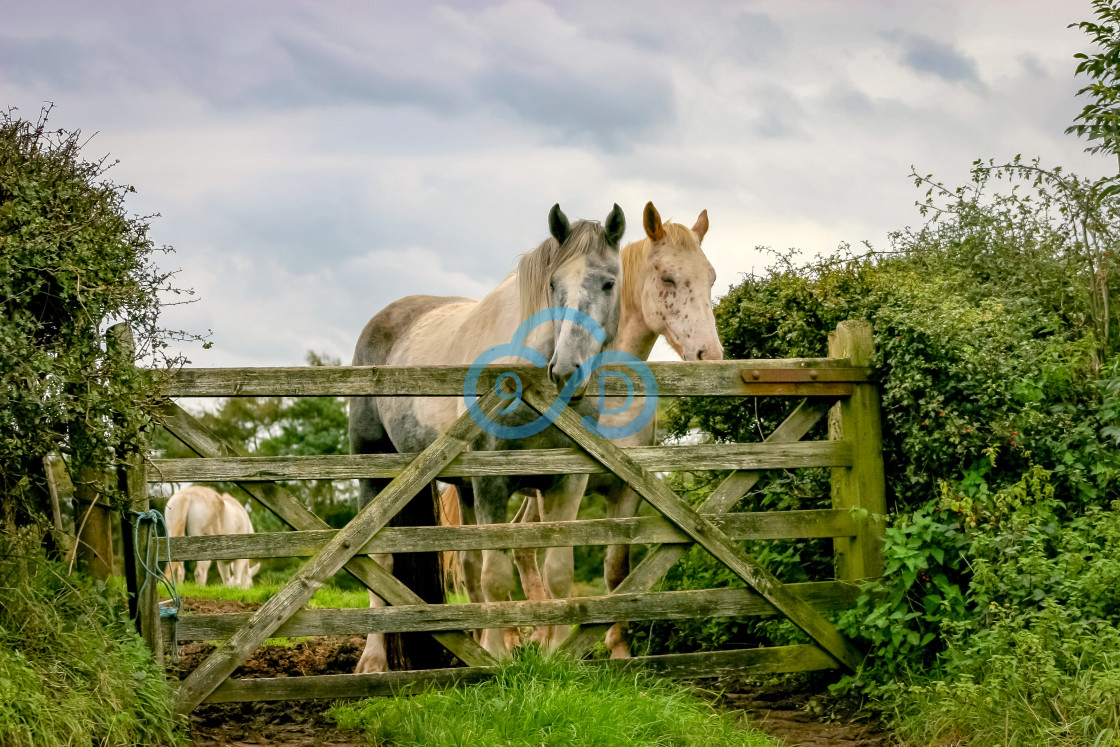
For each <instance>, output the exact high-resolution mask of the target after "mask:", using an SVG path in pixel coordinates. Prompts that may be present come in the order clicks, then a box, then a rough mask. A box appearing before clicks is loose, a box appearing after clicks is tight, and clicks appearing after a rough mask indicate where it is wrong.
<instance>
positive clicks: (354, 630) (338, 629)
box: [176, 581, 860, 641]
mask: <svg viewBox="0 0 1120 747" xmlns="http://www.w3.org/2000/svg"><path fill="white" fill-rule="evenodd" d="M785 588H787V589H788V590H789V591H790V593H791V594H792V595H793V596H795V597H796V598H798V599H800V600H803V601H804V603H805V604H807V605H810V606H811V607H812V608H813V609H816V610H819V611H835V610H843V609H850V608H851V607H852V606H854V605H855V602H856V599H857V598H858V597H859V593H860V592H859V587H858V586H855V585H854V584H848V583H844V582H842V581H819V582H811V583H802V584H789V585H788V586H786V587H785ZM774 614H777V610H776V609H775V608H774V605H773V604H771V603H770V602H768V601H766V600H765V599H763V598H762V597H761V596H760V595H759V594H757V593H756V592H754V591H751V590H749V589H699V590H690V591H662V592H646V593H642V594H608V595H606V596H598V597H573V598H571V599H546V600H544V601H538V602H530V601H513V602H484V603H474V604H417V605H406V606H402V607H382V608H369V607H363V608H348V609H314V610H301V611H299V612H296V613H295V614H294V615H292V617H291V618H289V619H288V621H287V622H285V623H283V624H282V625H280V627H279V628H277V629H276V631H275V632H274V635H276V636H286V637H296V636H308V635H355V634H366V633H396V632H406V631H407V632H429V631H437V630H470V629H474V628H505V627H512V626H521V625H532V626H538V625H573V624H585V623H606V622H616V621H620V620H690V619H694V618H699V617H722V616H727V617H736V616H750V615H762V616H769V615H774ZM252 617H253V615H252V614H251V613H238V614H225V615H182V616H180V618H179V622H178V628H177V631H176V632H177V634H178V637H179V640H181V641H194V640H208V641H217V640H224V639H226V638H228V637H229V636H231V635H233V634H234V633H236V632H237V631H238V630H239V629H240V628H241V627H242V626H243V625H245V624H246V623H248V622H249V621H250V620H251V619H252Z"/></svg>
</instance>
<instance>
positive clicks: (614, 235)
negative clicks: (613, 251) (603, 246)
mask: <svg viewBox="0 0 1120 747" xmlns="http://www.w3.org/2000/svg"><path fill="white" fill-rule="evenodd" d="M606 226H607V243H609V244H611V245H612V246H618V242H620V241H622V234H624V233H626V216H625V215H623V213H622V208H620V207H619V206H618V203H617V202H616V203H615V204H614V207H613V208H611V213H610V215H608V216H607V224H606Z"/></svg>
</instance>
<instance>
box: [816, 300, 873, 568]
mask: <svg viewBox="0 0 1120 747" xmlns="http://www.w3.org/2000/svg"><path fill="white" fill-rule="evenodd" d="M828 356H829V357H830V358H847V359H849V360H850V361H851V364H852V365H853V366H870V365H871V364H872V363H873V361H874V357H875V342H874V338H873V336H872V330H871V323H870V322H865V321H844V322H840V324H839V325H837V327H836V330H835V331H833V332H831V333H829V335H828ZM828 437H829V439H830V440H837V439H843V440H845V441H848V442H849V443H850V444H851V447H852V466H851V467H834V468H833V469H832V505H833V506H834V507H835V508H847V509H852V510H853V512H854V513H855V514H856V517H855V518H856V519H857V521H856V526H857V527H858V534H857V535H856V536H855V537H850V538H849V537H837V538H835V539H834V540H833V551H834V557H835V561H836V577H837V578H839V579H843V580H846V581H856V580H859V579H865V578H873V577H876V576H881V575H882V574H883V545H882V536H883V519H884V515H885V514H886V512H887V504H886V483H885V480H884V476H883V433H882V425H881V422H880V413H879V390H878V387H877V386H876V385H875V384H873V383H870V382H864V383H857V384H855V385H853V388H852V394H851V396H849V397H846V398H842V399H841V400H840V401H839V402H837V403H836V405H835V406H834V407H833V408H832V412H831V413H830V414H829V419H828Z"/></svg>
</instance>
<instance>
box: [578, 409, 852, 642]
mask: <svg viewBox="0 0 1120 747" xmlns="http://www.w3.org/2000/svg"><path fill="white" fill-rule="evenodd" d="M831 404H832V400H830V399H807V400H804V401H803V402H801V403H800V404H799V405H798V406H797V407H796V408H795V409H794V411H793V412H792V413H790V415H789V417H787V418H786V419H785V420H784V421H782V424H781V425H779V426H778V427H777V428H775V429H774V432H773V433H771V434H770V435H769V436H767V438H766V441H765V443H772V442H791V441H797V440H799V439H801V438H802V437H804V436H805V434H807V433H808V432H809V430H810V429H811V428H812V427H813V426H814V425H816V424H817V422H818V421H820V419H821V418H822V417H824V416H825V415H826V414H827V413H828V410H829V407H830V406H831ZM761 477H762V473H761V472H757V471H755V472H732V473H731V474H730V475H728V476H727V477H726V478H725V479H724V481H723V482H722V483H720V485H719V486H718V487H717V488H716V489H715V490H713V491H712V493H711V494H710V495H709V496H708V497H707V498H706V499H705V500H704V502H703V503H702V504H701V505H700V509H699V510H700V512H701V513H703V514H705V515H707V516H709V517H710V518H714V516H712V515H713V514H721V513H726V512H728V511H730V510H731V509H732V508H733V507H734V506H735V504H736V503H738V502H739V499H740V498H742V497H743V495H744V494H745V493H746V492H747V491H748V490H750V489H751V488H753V487H754V486H755V484H756V483H757V482H758V481H759V479H760V478H761ZM689 547H690V545H687V544H667V545H661V546H660V547H658V548H654V549H651V550H650V552H649V553H647V554H646V557H645V558H644V559H643V560H642V562H641V563H639V564H638V565H637V566H636V567H635V568H634V569H633V570H631V571H630V574H629V575H628V576H627V577H626V578H625V579H623V581H622V583H621V584H619V585H618V586H617V587H615V590H614V591H615V593H619V594H626V593H632V592H641V591H648V590H650V589H652V588H653V587H654V585H655V584H657V582H658V581H660V580H661V578H662V577H663V576H664V575H665V574H666V573H668V572H669V569H670V568H672V567H673V565H674V564H675V563H676V562H677V561H678V560H680V559H681V558H682V557H683V556H684V554H685V553H686V552H687V551H688V548H689ZM609 628H610V626H609V625H577V626H576V627H575V628H574V629H573V630H572V632H571V633H570V634H569V635H568V637H567V638H565V639H564V641H563V642H562V643H561V645H560V648H561V650H563V651H567V652H568V653H570V654H572V655H574V656H583V655H585V654H586V653H587V652H588V651H590V650H591V648H592V647H593V646H594V645H595V643H596V642H597V641H598V640H599V639H600V638H602V637H603V635H605V634H606V632H607V630H608V629H609Z"/></svg>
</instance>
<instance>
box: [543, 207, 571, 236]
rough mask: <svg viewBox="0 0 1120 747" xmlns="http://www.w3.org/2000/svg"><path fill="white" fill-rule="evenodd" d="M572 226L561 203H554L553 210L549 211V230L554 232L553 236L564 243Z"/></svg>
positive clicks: (551, 232)
mask: <svg viewBox="0 0 1120 747" xmlns="http://www.w3.org/2000/svg"><path fill="white" fill-rule="evenodd" d="M571 228H572V227H571V226H570V225H569V224H568V216H566V215H564V211H563V210H561V209H560V203H559V202H558V203H556V204H555V205H553V206H552V210H549V211H548V232H549V233H550V234H552V238H554V239H556V241H557V243H560V244H563V243H564V239H566V238H568V233H569V232H570V231H571Z"/></svg>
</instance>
